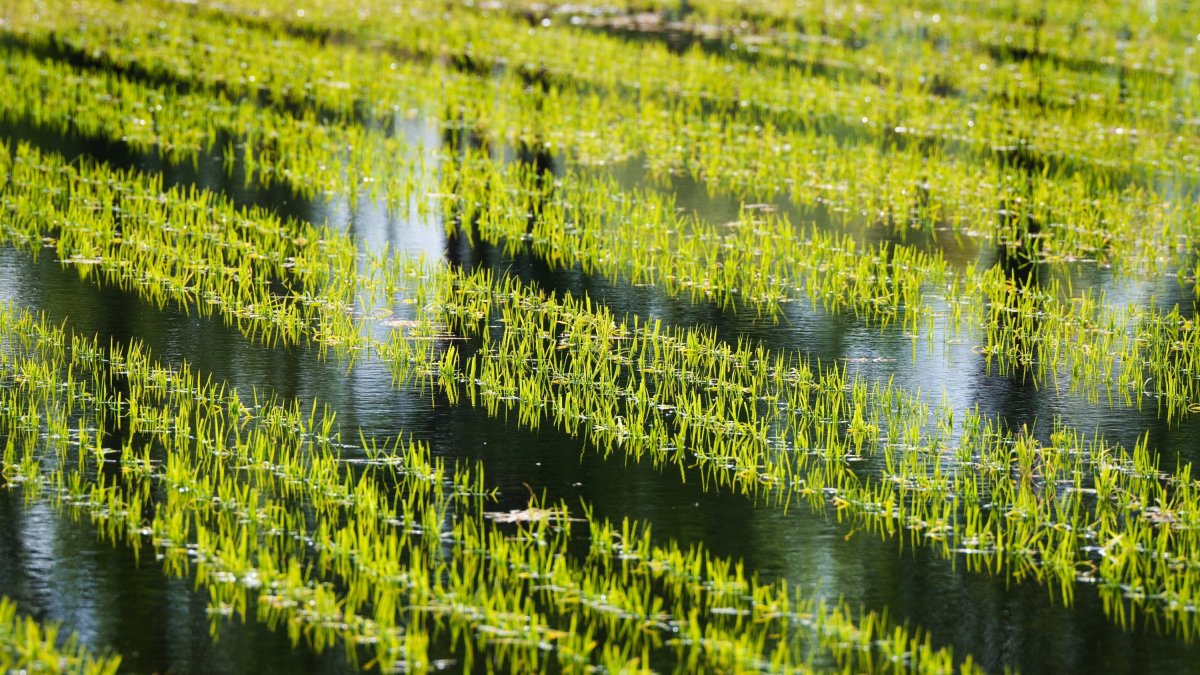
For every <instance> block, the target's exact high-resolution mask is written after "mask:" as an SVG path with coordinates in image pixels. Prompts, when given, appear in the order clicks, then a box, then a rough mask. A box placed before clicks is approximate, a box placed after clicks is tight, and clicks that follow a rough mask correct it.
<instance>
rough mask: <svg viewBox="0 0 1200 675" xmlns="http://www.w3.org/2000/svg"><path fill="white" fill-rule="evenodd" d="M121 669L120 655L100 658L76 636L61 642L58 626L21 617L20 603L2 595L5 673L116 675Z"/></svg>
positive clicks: (0, 659)
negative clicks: (18, 607) (19, 612)
mask: <svg viewBox="0 0 1200 675" xmlns="http://www.w3.org/2000/svg"><path fill="white" fill-rule="evenodd" d="M120 667H121V657H120V656H116V655H111V654H106V655H101V656H96V655H94V654H92V653H91V652H89V651H88V650H87V648H86V647H84V646H82V645H80V644H79V641H78V640H77V639H76V638H75V636H74V635H72V636H70V637H68V638H66V639H65V640H60V639H59V635H58V626H55V625H43V624H41V623H38V622H37V621H35V620H33V619H32V618H30V617H27V616H20V615H18V614H17V605H16V603H14V602H13V601H12V600H9V599H8V598H6V597H2V596H0V669H3V670H4V672H6V673H37V672H46V673H64V672H71V673H81V674H82V675H115V674H116V672H117V671H118V670H119V669H120Z"/></svg>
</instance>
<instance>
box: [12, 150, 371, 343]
mask: <svg viewBox="0 0 1200 675" xmlns="http://www.w3.org/2000/svg"><path fill="white" fill-rule="evenodd" d="M10 151H11V154H10ZM0 175H4V176H5V177H6V181H5V183H6V186H5V188H4V189H3V191H2V192H0V194H2V195H3V202H2V203H0V207H2V209H3V213H4V218H3V222H2V223H0V237H2V238H3V239H4V240H5V241H7V242H9V243H12V244H14V245H17V246H19V247H22V248H25V249H27V250H30V251H31V252H33V253H34V255H37V253H38V252H39V250H40V249H42V248H51V249H54V251H55V252H56V254H57V258H58V259H59V260H61V261H62V262H63V264H66V265H73V266H75V267H77V268H78V269H79V272H80V274H81V275H85V276H86V275H88V274H91V273H92V272H93V271H95V272H96V273H98V274H100V275H101V276H103V278H104V279H105V280H107V281H109V282H113V283H116V284H118V285H120V286H121V287H123V288H126V289H129V290H132V291H134V292H136V293H138V294H139V295H141V296H142V297H145V298H147V299H148V300H150V301H151V302H154V303H156V304H158V305H160V306H161V305H163V304H165V303H168V302H170V303H174V304H178V305H179V306H181V307H183V308H185V309H188V310H189V311H190V310H191V309H193V308H195V309H196V310H198V311H200V312H204V313H209V312H219V313H220V314H221V315H222V316H223V317H225V319H226V320H227V322H229V323H231V324H236V325H237V326H239V328H240V329H242V330H244V331H246V332H248V333H253V334H256V335H258V336H260V337H261V338H262V339H263V340H264V341H265V342H267V343H269V344H275V343H283V344H295V343H298V342H301V341H309V340H311V341H316V342H320V343H321V344H325V345H331V346H333V345H336V347H337V348H338V349H340V350H344V351H346V352H353V351H355V350H357V349H360V348H361V344H359V342H358V340H359V338H358V337H357V334H358V332H359V331H358V325H359V318H358V317H356V316H355V307H356V304H355V303H356V302H357V301H358V299H359V295H360V294H361V293H369V289H364V288H363V287H362V286H360V285H358V284H360V283H361V280H360V279H357V278H355V277H354V276H353V275H347V274H346V273H345V271H346V270H353V269H355V265H356V263H357V261H358V259H359V253H358V250H357V247H356V245H355V243H354V242H353V241H352V240H350V239H349V238H347V237H344V236H332V235H331V233H330V232H329V231H328V230H326V229H324V228H320V229H318V228H316V227H315V226H313V225H311V224H304V223H294V222H289V223H284V222H281V221H280V220H279V219H278V218H277V217H274V216H272V215H271V214H269V213H268V212H266V211H265V210H262V209H258V208H251V209H238V208H236V207H234V206H233V205H232V204H231V203H230V202H229V201H228V200H226V199H223V198H221V197H219V196H217V195H214V194H213V193H209V192H206V191H203V190H197V189H192V188H172V189H164V188H163V187H162V181H161V177H159V176H152V175H151V176H147V175H144V174H141V173H138V172H136V171H121V170H114V169H110V168H108V167H105V166H104V165H99V164H93V163H92V162H89V161H84V162H81V163H79V164H69V163H67V162H65V161H64V160H63V159H62V158H61V157H58V156H56V155H52V154H43V153H40V152H38V151H36V150H34V149H31V148H29V147H28V146H26V145H23V144H18V145H17V146H15V147H11V148H5V149H4V151H3V152H0Z"/></svg>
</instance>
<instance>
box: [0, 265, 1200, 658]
mask: <svg viewBox="0 0 1200 675" xmlns="http://www.w3.org/2000/svg"><path fill="white" fill-rule="evenodd" d="M487 255H488V253H487V251H486V250H485V251H481V252H480V256H481V258H486V257H487ZM497 256H498V254H497ZM496 264H504V265H506V266H508V267H509V269H514V268H520V267H521V266H526V267H533V266H534V263H533V262H532V261H528V260H524V261H521V260H503V259H502V257H497V258H496ZM526 273H527V274H529V275H531V276H537V275H538V274H539V273H538V271H537V270H535V269H529V270H528V271H527V272H526ZM563 274H565V273H563ZM542 282H543V283H546V284H549V285H553V284H555V283H559V282H557V281H555V279H554V278H553V277H552V276H550V277H546V278H544V279H542ZM563 283H566V282H563ZM566 285H567V286H571V287H572V292H577V291H578V290H582V289H587V290H589V292H593V293H596V295H595V296H594V297H600V298H604V299H606V301H607V302H609V303H610V304H612V305H614V307H615V308H617V309H618V311H635V310H636V311H642V312H646V313H650V314H656V315H657V314H661V315H662V316H663V318H670V320H671V321H672V322H674V323H680V324H686V325H690V324H693V323H698V322H703V323H706V324H708V325H713V326H717V327H718V328H719V329H720V330H721V331H723V333H725V334H728V335H731V336H732V335H735V334H738V333H745V332H749V333H754V334H756V335H757V336H758V337H761V338H762V339H763V340H764V341H767V342H769V343H771V344H773V345H782V346H796V345H797V344H803V345H804V346H805V347H806V351H810V352H814V353H820V354H821V355H822V358H851V357H853V358H858V357H859V356H867V355H873V358H881V359H885V361H883V362H881V363H876V364H867V365H869V367H865V368H864V369H863V370H864V374H865V375H868V376H872V377H874V376H886V375H887V374H896V375H897V376H898V379H899V377H900V376H903V377H906V378H908V379H909V380H911V381H913V382H918V381H924V382H925V383H927V385H928V386H937V383H939V382H942V383H946V384H947V385H948V384H949V383H953V382H958V383H959V387H960V388H959V389H955V390H954V391H961V392H962V393H961V394H959V395H961V396H963V397H965V398H964V399H963V400H964V401H965V402H966V404H973V403H979V404H980V405H981V406H983V405H984V404H988V405H990V406H991V409H992V410H995V411H997V412H1004V413H1005V414H1006V415H1010V416H1017V417H1019V416H1020V415H1022V414H1028V415H1032V416H1036V415H1038V414H1039V413H1040V414H1042V415H1045V414H1046V413H1045V409H1046V407H1047V406H1048V405H1058V406H1062V409H1063V410H1065V411H1070V410H1072V409H1075V408H1077V409H1078V415H1080V416H1081V417H1082V416H1083V415H1087V414H1094V411H1092V412H1090V413H1089V412H1088V411H1089V410H1091V408H1090V407H1088V406H1086V405H1084V404H1082V403H1078V402H1072V401H1070V400H1056V399H1054V397H1053V396H1052V395H1051V394H1049V393H1039V392H1037V391H1036V390H1034V389H1033V388H1032V386H1031V385H1022V384H1020V383H1019V382H1013V381H1007V382H1006V381H1005V380H1004V379H1003V378H997V377H995V376H984V374H983V373H982V371H981V370H980V369H979V368H978V367H977V366H976V367H973V368H972V367H969V366H970V364H957V363H953V362H948V361H947V359H945V358H944V357H942V356H937V355H934V356H930V355H929V354H928V353H927V351H926V350H918V351H917V354H918V358H917V361H915V362H914V361H913V359H912V353H913V349H912V345H911V342H910V341H909V340H907V339H906V338H904V337H903V336H898V335H894V336H889V335H888V334H887V333H886V332H884V333H882V334H881V333H880V332H879V331H878V330H876V329H871V328H865V327H861V326H859V327H856V326H854V325H853V324H854V322H853V321H843V320H840V319H838V318H837V317H829V316H824V317H817V316H814V317H810V320H809V321H808V322H807V323H800V324H798V325H797V324H787V323H783V324H779V325H775V324H773V323H771V322H770V321H766V322H764V321H761V320H755V319H752V318H750V317H748V316H741V315H737V316H734V315H725V314H723V313H721V312H719V311H717V310H712V309H705V308H700V307H693V306H690V305H687V304H686V303H672V302H669V301H667V300H665V299H663V298H659V297H641V296H642V295H643V293H642V291H641V290H638V289H627V290H626V291H625V292H622V290H621V289H620V288H619V287H616V286H609V285H606V284H605V283H604V282H600V281H597V280H595V279H590V278H587V277H584V276H582V275H577V276H576V278H575V280H574V281H573V282H572V283H571V284H566ZM646 293H649V292H648V291H647V292H646ZM651 295H652V294H651ZM0 301H11V302H14V303H16V304H18V305H20V306H24V307H30V308H40V309H43V310H44V311H46V312H47V314H48V315H49V317H50V319H51V320H52V321H64V320H65V321H67V325H68V326H70V327H71V328H72V329H74V330H77V331H79V332H81V333H85V334H98V335H99V336H100V337H101V339H102V340H104V341H107V340H108V339H110V338H111V339H113V340H117V341H127V340H130V339H134V338H136V339H139V340H142V341H144V342H145V343H146V344H147V345H148V346H149V347H150V348H151V350H152V351H153V353H155V354H157V355H158V357H159V358H161V359H164V360H166V361H169V362H171V363H180V362H182V361H183V360H186V361H188V362H189V363H190V364H191V365H192V366H193V367H194V368H196V369H197V370H199V371H200V372H204V373H211V374H212V376H213V377H214V378H215V379H218V380H224V381H227V382H229V383H230V384H232V385H234V386H236V387H238V389H239V390H240V391H243V392H247V391H249V390H251V389H252V388H258V390H259V391H269V392H273V393H276V394H279V395H280V396H283V397H296V398H299V399H301V400H305V401H306V400H310V399H312V398H314V397H315V398H317V399H319V400H321V401H324V402H327V403H329V404H330V405H331V406H332V407H333V409H335V410H336V411H337V412H338V415H339V421H340V423H341V425H342V429H343V430H344V431H345V432H346V435H347V436H348V437H349V436H351V435H352V434H353V433H354V430H355V429H357V428H362V429H364V430H365V431H367V432H368V433H373V434H375V435H377V436H381V437H386V436H389V435H393V434H398V433H401V432H403V433H412V434H414V435H415V436H416V437H417V438H420V439H422V440H425V441H427V442H429V443H430V445H431V446H432V448H433V451H434V453H435V454H438V455H441V456H444V457H449V458H468V459H478V460H481V461H482V462H483V463H484V466H485V475H486V476H487V477H488V482H489V484H491V485H494V486H497V487H498V488H499V489H500V499H501V502H500V504H498V505H497V508H498V509H501V510H503V509H508V508H519V507H523V506H524V501H525V499H526V498H527V495H528V488H526V487H525V486H526V484H528V485H529V486H530V487H532V488H533V489H535V490H537V491H539V492H540V491H541V490H543V489H544V490H545V491H546V493H547V496H548V497H549V498H551V499H560V498H561V499H566V500H567V501H568V503H577V501H578V500H579V499H580V498H582V499H585V500H587V501H588V502H589V503H591V504H593V505H594V507H595V511H596V515H597V516H599V517H604V518H611V519H616V520H619V519H621V518H622V517H625V516H629V517H632V518H637V519H641V520H644V521H646V522H649V523H652V524H653V532H654V534H655V536H656V537H657V538H661V539H667V538H670V539H675V540H676V541H679V542H682V543H692V542H702V543H704V545H706V546H707V547H708V548H709V549H710V550H712V551H713V552H714V553H715V554H718V555H722V556H729V557H733V558H737V559H741V560H743V561H744V562H745V563H746V566H747V569H748V570H752V571H754V572H757V573H758V574H759V575H760V576H762V577H763V578H767V579H787V580H788V581H789V583H790V584H792V585H793V586H795V587H798V588H800V589H802V590H803V591H805V592H807V593H819V594H821V595H824V596H827V597H830V598H837V597H841V598H843V599H845V601H846V602H848V603H849V604H850V606H852V607H863V608H865V609H876V610H884V609H886V610H888V611H889V613H890V616H891V617H892V618H893V619H895V620H896V621H899V622H908V623H909V624H910V625H914V626H921V627H923V628H926V629H928V630H929V631H931V632H932V633H933V638H934V641H935V643H937V644H949V645H952V646H953V647H954V648H955V651H956V653H957V654H958V655H960V656H962V655H965V654H968V653H969V654H972V655H973V656H974V657H975V658H976V659H977V660H978V661H979V662H981V663H982V664H983V665H984V666H985V667H987V668H988V669H989V670H1002V669H1003V668H1004V667H1005V666H1013V667H1017V668H1019V669H1021V670H1023V671H1025V672H1051V671H1054V672H1071V671H1074V672H1082V671H1086V672H1151V671H1154V672H1184V671H1186V670H1187V669H1188V668H1189V667H1190V665H1191V664H1192V663H1194V662H1195V659H1196V658H1197V657H1198V656H1200V648H1197V647H1193V646H1188V645H1185V644H1183V643H1181V642H1178V641H1176V640H1173V639H1170V638H1163V637H1159V636H1157V635H1155V634H1154V632H1153V631H1152V630H1139V631H1133V632H1126V631H1123V630H1121V629H1119V628H1117V627H1115V626H1114V625H1113V624H1112V623H1111V622H1110V621H1108V620H1107V619H1106V618H1105V617H1104V615H1103V613H1102V611H1101V608H1100V605H1099V601H1098V598H1097V597H1096V596H1095V595H1094V594H1093V593H1090V592H1088V589H1083V590H1082V592H1080V593H1079V594H1078V596H1077V604H1076V605H1075V606H1074V607H1072V608H1070V609H1067V608H1063V607H1062V606H1060V604H1059V603H1056V602H1055V601H1053V600H1052V598H1051V595H1050V593H1049V592H1048V591H1047V590H1046V589H1044V588H1040V587H1038V586H1036V585H1032V584H1025V585H1013V586H1011V587H1010V586H1009V585H1008V584H1006V582H1004V581H1003V580H1001V579H995V578H990V577H987V576H985V575H980V574H972V573H967V572H965V571H964V570H962V569H961V562H960V563H959V569H955V566H954V565H953V564H952V562H950V561H946V560H942V559H940V558H939V557H938V556H937V555H935V554H933V553H931V552H928V551H925V550H911V549H902V548H901V547H900V545H899V544H898V543H897V542H895V541H882V540H880V539H879V538H878V537H877V536H875V535H867V534H862V533H857V534H854V533H850V532H849V531H848V530H847V528H845V527H843V526H841V525H838V524H837V523H836V522H830V521H829V520H828V519H827V518H825V517H824V516H820V515H814V514H811V513H809V512H808V511H807V510H805V509H792V510H791V511H789V512H787V513H784V512H783V511H782V510H780V509H774V508H766V507H762V506H756V505H754V504H752V503H751V502H750V501H748V500H747V499H745V498H743V497H738V496H734V495H728V494H712V493H706V492H704V491H703V490H701V488H700V487H699V484H698V481H691V482H687V483H683V484H681V483H680V481H679V477H678V475H676V474H675V473H673V472H672V473H667V474H662V473H660V472H658V471H657V470H655V469H653V468H651V467H649V466H645V465H642V466H639V465H632V466H631V465H626V464H625V463H624V462H623V461H622V460H619V459H614V460H612V461H604V460H602V459H600V458H599V456H598V455H597V454H595V453H593V452H590V451H589V450H588V449H587V448H585V447H582V446H581V444H580V442H579V441H578V440H575V439H573V438H571V437H569V436H566V435H564V434H561V433H558V432H555V431H553V430H551V429H546V428H543V429H542V430H540V431H538V432H531V431H528V430H525V429H522V428H519V427H517V426H516V425H515V424H513V423H501V424H498V423H497V421H496V420H494V419H491V418H489V417H488V416H487V415H486V414H485V413H484V412H483V411H481V410H477V409H473V408H470V407H469V406H451V405H449V404H447V403H446V402H445V401H444V400H443V399H440V398H432V397H431V395H430V394H428V393H421V392H417V391H405V390H396V389H394V388H393V387H392V385H391V380H390V376H389V375H388V374H387V372H386V370H385V369H384V368H383V367H382V366H381V365H380V364H377V363H371V362H367V363H364V364H362V365H361V366H359V367H356V368H355V369H353V370H351V371H350V372H349V373H348V374H346V373H345V371H344V367H343V366H342V365H340V364H337V363H331V362H326V361H322V360H320V359H319V358H317V357H316V355H315V354H314V353H312V352H311V351H309V350H306V349H301V348H295V349H266V348H263V347H260V346H257V345H254V344H252V343H250V342H249V341H247V340H245V339H243V338H242V337H241V336H240V335H239V334H237V332H236V331H235V330H233V329H230V328H228V327H226V326H225V325H224V324H223V323H222V322H221V321H220V320H219V319H211V318H201V317H197V316H195V315H192V316H189V315H187V314H184V313H182V312H179V311H177V310H174V309H166V310H158V309H156V308H154V307H152V306H150V305H147V304H146V303H143V302H141V301H139V300H137V299H136V298H134V297H132V296H130V295H129V294H126V293H124V292H122V291H119V290H117V289H114V288H110V287H101V286H98V285H96V284H95V283H93V282H92V281H90V280H83V279H81V278H80V277H79V275H78V272H77V271H76V270H75V269H71V268H67V269H64V268H62V267H60V266H59V265H58V264H57V263H55V262H54V261H52V260H51V259H50V258H49V256H42V257H41V258H40V259H39V261H38V262H36V263H35V262H32V261H31V259H30V258H29V257H28V256H26V255H25V254H22V253H19V252H15V251H12V250H7V249H4V250H0ZM648 305H649V306H648ZM873 369H878V372H873ZM928 383H933V384H931V385H929V384H928ZM1110 416H1111V417H1112V418H1113V419H1112V420H1111V421H1110V422H1108V423H1109V424H1111V425H1112V426H1114V427H1122V426H1124V425H1128V427H1130V428H1133V429H1139V428H1143V424H1144V423H1146V422H1148V421H1152V419H1151V418H1150V417H1149V416H1147V415H1138V414H1132V413H1129V412H1127V411H1111V415H1110ZM1159 426H1161V425H1159ZM1150 428H1154V427H1153V425H1150ZM1159 434H1160V435H1161V437H1162V438H1164V439H1167V440H1172V439H1176V440H1177V442H1179V443H1181V444H1182V443H1184V442H1185V439H1186V437H1187V435H1188V433H1187V431H1186V430H1181V429H1165V428H1164V429H1160V430H1159ZM1159 447H1160V448H1161V447H1163V446H1162V445H1161V444H1160V445H1159ZM0 541H2V542H3V545H2V546H0V588H4V589H6V590H5V593H6V594H8V595H10V596H12V597H13V598H14V599H15V600H16V601H17V602H18V603H19V605H20V606H21V607H22V608H23V609H24V610H25V611H29V612H31V613H33V614H34V615H35V616H37V617H38V618H42V619H51V620H56V621H62V622H64V624H65V627H66V629H68V630H73V631H78V632H79V633H80V635H81V637H82V638H83V639H84V640H85V641H86V642H88V643H89V644H91V645H94V646H96V647H100V648H102V647H104V646H111V647H113V648H115V649H117V650H119V651H120V652H121V653H122V654H124V655H125V657H126V667H127V668H129V669H130V670H133V671H140V672H152V671H159V672H162V671H168V670H170V671H174V672H216V671H230V670H236V671H251V672H258V671H262V672H271V671H276V672H296V671H297V670H302V671H320V672H341V671H345V670H346V669H347V667H346V665H345V660H344V658H343V657H342V655H341V654H340V653H339V652H338V651H337V650H333V651H331V652H328V653H326V654H325V655H322V656H315V655H312V654H311V653H310V652H308V651H307V650H293V649H292V648H291V645H290V643H289V642H288V640H287V638H286V636H283V635H275V634H271V633H270V632H269V631H267V630H266V629H265V628H263V627H261V626H259V625H257V624H253V623H251V624H248V625H241V624H238V623H226V624H224V625H223V627H222V630H221V634H220V638H219V640H217V641H216V642H212V641H211V640H210V639H209V637H208V624H209V620H208V617H207V616H206V614H205V611H204V609H205V598H204V597H203V594H200V593H196V592H195V591H193V589H192V588H191V586H190V584H189V583H188V582H187V581H186V580H178V579H170V578H168V577H166V576H164V575H163V574H161V573H160V572H159V570H158V569H156V564H155V563H154V562H153V560H152V557H151V556H147V555H143V556H142V561H141V564H140V565H138V564H137V563H136V562H135V559H134V556H133V553H132V551H131V550H130V549H128V548H127V547H113V546H111V545H110V544H107V543H104V542H101V541H99V540H98V539H97V537H96V535H95V533H94V531H93V530H92V528H91V527H90V525H89V524H87V523H77V522H72V521H71V520H70V519H67V518H64V517H62V516H61V515H59V514H57V513H55V512H54V511H53V510H52V509H49V508H47V507H45V506H41V505H35V506H32V507H26V506H24V505H23V503H22V499H21V497H20V495H19V494H18V493H15V492H12V491H4V492H0ZM143 553H145V552H143Z"/></svg>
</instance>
